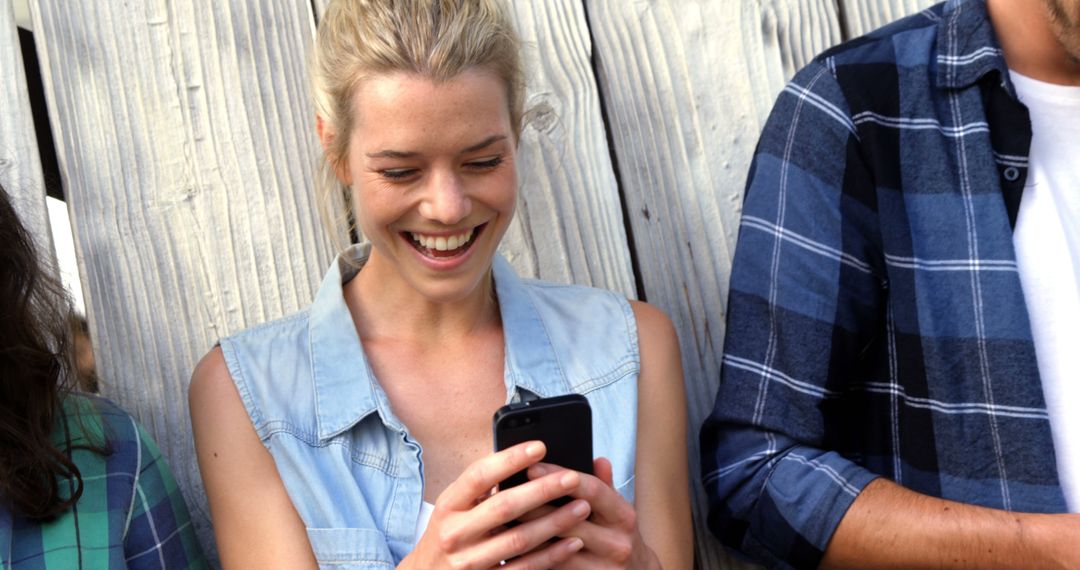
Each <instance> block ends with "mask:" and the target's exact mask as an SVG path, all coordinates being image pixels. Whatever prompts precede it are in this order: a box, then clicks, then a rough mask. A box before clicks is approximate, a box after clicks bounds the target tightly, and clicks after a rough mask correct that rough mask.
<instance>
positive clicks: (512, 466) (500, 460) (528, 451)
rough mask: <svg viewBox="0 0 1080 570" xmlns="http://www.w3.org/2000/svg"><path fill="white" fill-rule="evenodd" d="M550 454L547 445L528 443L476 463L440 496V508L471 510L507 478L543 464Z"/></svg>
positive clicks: (535, 442)
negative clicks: (546, 456)
mask: <svg viewBox="0 0 1080 570" xmlns="http://www.w3.org/2000/svg"><path fill="white" fill-rule="evenodd" d="M546 451H547V450H546V449H545V448H544V444H543V443H541V442H539V441H527V442H525V443H519V444H517V445H515V446H513V447H510V448H507V449H504V450H502V451H500V452H498V453H493V454H491V455H488V456H486V457H484V458H483V459H480V460H478V461H475V462H474V463H473V464H472V465H469V466H468V467H467V468H466V469H465V472H464V473H462V474H461V476H460V477H458V478H457V479H456V480H455V481H454V482H453V483H451V484H450V485H449V486H448V487H447V488H446V490H444V491H443V492H442V494H441V495H439V498H438V500H437V501H436V502H435V506H436V508H443V509H449V510H452V511H465V510H469V509H471V508H472V507H473V506H474V505H475V503H476V498H477V497H479V496H481V495H484V494H486V493H488V492H489V491H491V488H492V487H494V486H495V485H498V484H499V482H500V481H502V480H503V479H506V478H507V477H509V476H511V475H513V474H514V473H517V472H518V471H521V470H522V469H525V468H527V467H529V466H530V465H532V464H534V463H536V462H537V461H540V459H541V458H543V457H544V453H545V452H546Z"/></svg>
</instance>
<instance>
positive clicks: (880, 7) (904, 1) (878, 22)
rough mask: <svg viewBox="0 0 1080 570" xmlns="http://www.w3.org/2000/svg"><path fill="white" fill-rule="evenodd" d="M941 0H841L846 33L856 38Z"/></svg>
mask: <svg viewBox="0 0 1080 570" xmlns="http://www.w3.org/2000/svg"><path fill="white" fill-rule="evenodd" d="M939 1H940V0H840V12H841V14H842V15H843V16H842V25H843V29H844V33H845V35H846V37H848V38H855V37H858V36H861V35H863V34H865V33H867V32H870V31H873V30H875V29H877V28H880V27H881V26H884V25H885V24H888V23H889V22H892V21H893V20H898V19H900V18H903V17H904V16H907V15H909V14H914V13H915V12H918V11H919V10H923V9H925V8H929V7H930V6H933V5H934V4H937V3H938V2H939Z"/></svg>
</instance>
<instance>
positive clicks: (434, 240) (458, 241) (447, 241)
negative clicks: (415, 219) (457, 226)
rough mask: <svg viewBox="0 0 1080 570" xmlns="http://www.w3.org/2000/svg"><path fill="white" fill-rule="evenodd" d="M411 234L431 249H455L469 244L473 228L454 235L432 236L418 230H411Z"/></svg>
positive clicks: (419, 242) (416, 240)
mask: <svg viewBox="0 0 1080 570" xmlns="http://www.w3.org/2000/svg"><path fill="white" fill-rule="evenodd" d="M409 235H410V236H411V237H412V239H413V241H414V242H416V243H417V244H419V245H421V246H423V247H426V248H428V249H430V250H433V251H453V250H455V249H458V248H459V247H462V246H465V245H468V243H469V240H471V239H472V236H473V230H472V229H471V228H470V229H469V230H467V231H465V232H462V233H460V234H457V235H452V236H439V237H432V236H426V235H423V234H418V233H416V232H409Z"/></svg>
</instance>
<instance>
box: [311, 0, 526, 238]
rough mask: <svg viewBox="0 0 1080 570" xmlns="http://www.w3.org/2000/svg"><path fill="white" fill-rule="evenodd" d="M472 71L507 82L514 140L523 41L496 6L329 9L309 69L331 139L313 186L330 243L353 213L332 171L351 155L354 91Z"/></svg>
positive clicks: (442, 2) (345, 2)
mask: <svg viewBox="0 0 1080 570" xmlns="http://www.w3.org/2000/svg"><path fill="white" fill-rule="evenodd" d="M472 68H482V69H485V70H487V71H489V72H491V73H494V74H495V75H496V76H497V77H498V78H499V79H501V80H502V81H503V82H504V83H505V85H506V93H507V98H508V102H509V105H510V122H511V126H512V128H513V134H514V136H515V138H516V137H517V136H519V135H520V133H521V121H522V115H523V113H524V111H523V107H524V105H525V87H524V74H523V71H522V64H521V40H520V39H519V38H518V35H517V32H516V30H515V29H514V25H513V23H512V20H511V19H510V16H509V14H508V13H507V9H506V7H505V6H504V5H503V2H502V1H501V0H334V1H333V2H331V3H330V5H329V6H328V7H327V9H326V12H325V14H324V15H323V17H322V20H321V21H320V22H319V29H318V33H317V36H316V40H315V48H314V50H313V51H312V60H311V65H310V69H311V90H312V97H313V99H314V103H315V111H316V113H318V115H319V117H321V118H322V120H323V122H324V128H329V129H331V131H330V132H332V133H334V136H333V138H332V140H331V141H330V143H329V144H328V145H327V147H326V148H325V160H323V161H322V166H321V169H320V175H319V180H318V186H319V189H318V190H319V200H318V202H319V210H320V214H321V215H322V217H323V221H324V222H325V223H326V224H327V226H328V230H329V231H330V234H331V237H332V239H334V240H339V238H340V237H341V235H342V232H341V231H340V230H341V229H342V228H343V227H345V225H346V224H345V222H346V220H347V218H348V216H347V213H348V212H349V211H350V210H351V207H352V205H351V203H350V202H351V197H350V193H349V189H348V188H347V187H345V186H344V185H343V184H341V182H339V181H338V179H337V176H335V173H334V172H335V167H336V166H338V165H340V164H341V161H343V160H346V157H347V156H348V153H349V139H350V136H351V133H352V130H353V126H354V124H355V116H354V109H353V105H352V102H353V95H354V94H355V93H356V89H357V86H358V85H359V84H360V83H361V82H362V81H363V79H364V78H365V77H370V76H374V75H381V74H386V73H393V72H406V73H414V74H416V75H419V76H421V77H425V78H429V79H431V80H433V81H447V80H450V79H452V78H454V77H456V76H457V75H459V74H461V73H462V72H464V71H466V70H468V69H472ZM350 229H351V228H350ZM334 245H335V246H341V245H343V244H340V243H335V244H334ZM339 249H340V247H339Z"/></svg>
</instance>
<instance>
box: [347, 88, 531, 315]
mask: <svg viewBox="0 0 1080 570" xmlns="http://www.w3.org/2000/svg"><path fill="white" fill-rule="evenodd" d="M353 104H354V105H355V107H354V112H355V115H356V121H355V126H354V129H353V132H352V133H351V137H352V138H351V140H350V141H349V154H348V156H347V157H346V163H345V164H343V165H342V172H340V173H339V175H340V176H341V177H342V179H343V180H344V181H345V182H346V183H347V184H349V183H351V184H352V186H353V203H354V205H355V206H356V217H357V219H356V222H357V224H358V226H359V227H360V230H361V231H362V232H363V233H364V236H365V237H366V238H368V239H369V240H371V242H372V245H373V246H374V251H373V253H372V258H371V260H370V261H369V264H370V265H373V266H375V265H377V266H379V267H380V268H382V267H392V268H393V269H394V270H396V274H397V275H399V276H400V277H401V278H403V279H404V281H405V282H407V283H408V284H409V285H410V286H411V287H412V288H413V289H415V290H417V291H418V292H420V293H421V294H422V295H423V296H424V297H426V298H428V299H430V300H432V301H437V302H447V301H455V300H459V299H462V298H464V297H465V296H466V295H468V294H469V293H470V292H472V291H474V290H476V288H477V286H478V285H479V284H480V283H481V282H482V280H483V279H484V278H485V276H486V275H487V272H488V269H489V268H490V266H491V260H492V257H493V256H494V254H495V249H496V247H497V246H498V244H499V240H500V239H502V236H503V234H504V233H505V232H506V228H507V226H508V225H509V224H510V219H511V218H512V217H513V214H514V205H515V201H516V196H517V171H516V168H515V164H514V158H515V150H516V140H515V139H514V135H513V129H512V128H511V124H510V112H509V106H508V103H507V93H506V87H505V85H504V83H503V82H502V81H501V80H499V79H498V78H497V77H496V76H495V75H494V74H491V73H489V72H486V71H484V70H479V69H474V70H469V71H466V72H464V73H461V74H460V75H458V76H456V77H454V78H453V79H451V80H449V81H445V82H433V81H431V80H430V79H426V78H423V77H420V76H418V75H414V74H407V73H391V74H386V75H379V76H375V77H372V78H369V79H365V80H364V81H363V82H362V83H361V85H360V86H359V87H358V88H357V91H356V95H355V98H354V101H353Z"/></svg>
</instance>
